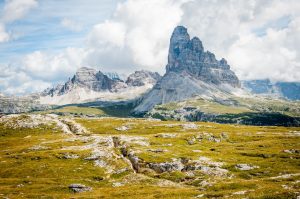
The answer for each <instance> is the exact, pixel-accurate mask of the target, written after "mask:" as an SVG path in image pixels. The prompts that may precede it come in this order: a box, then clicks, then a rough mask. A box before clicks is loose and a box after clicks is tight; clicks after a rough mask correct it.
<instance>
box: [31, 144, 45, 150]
mask: <svg viewBox="0 0 300 199" xmlns="http://www.w3.org/2000/svg"><path fill="white" fill-rule="evenodd" d="M28 149H29V150H31V151H41V150H47V149H49V147H46V146H41V145H36V146H32V147H30V148H28Z"/></svg>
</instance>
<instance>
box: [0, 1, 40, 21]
mask: <svg viewBox="0 0 300 199" xmlns="http://www.w3.org/2000/svg"><path fill="white" fill-rule="evenodd" d="M37 5H38V3H37V1H36V0H6V2H5V5H4V9H3V16H2V21H3V22H5V23H10V22H13V21H16V20H18V19H21V18H22V17H23V16H24V15H26V14H27V12H28V11H29V10H30V9H32V8H34V7H36V6H37Z"/></svg>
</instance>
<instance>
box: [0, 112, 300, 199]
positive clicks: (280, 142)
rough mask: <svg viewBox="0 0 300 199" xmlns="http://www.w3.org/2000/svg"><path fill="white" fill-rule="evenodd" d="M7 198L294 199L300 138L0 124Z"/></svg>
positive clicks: (129, 124) (281, 130)
mask: <svg viewBox="0 0 300 199" xmlns="http://www.w3.org/2000/svg"><path fill="white" fill-rule="evenodd" d="M0 130H1V137H0V139H1V140H0V147H1V148H0V149H1V151H0V154H1V156H0V176H1V179H0V198H1V197H2V198H21V197H24V198H42V197H46V198H69V197H74V198H77V197H83V198H85V197H88V198H99V197H102V198H120V197H121V198H141V197H144V198H297V197H299V196H300V192H299V186H300V165H299V158H300V154H299V148H300V146H299V143H300V142H299V141H300V137H299V132H300V128H286V127H252V126H240V125H220V124H213V123H185V122H162V121H159V120H151V119H147V120H144V119H120V118H93V119H78V118H77V119H76V118H68V117H58V116H57V115H53V114H26V115H8V116H3V117H2V118H0Z"/></svg>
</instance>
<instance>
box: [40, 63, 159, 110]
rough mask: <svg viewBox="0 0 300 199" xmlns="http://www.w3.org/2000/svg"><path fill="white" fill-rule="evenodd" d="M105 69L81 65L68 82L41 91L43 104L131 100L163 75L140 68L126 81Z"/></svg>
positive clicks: (149, 87)
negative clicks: (103, 70)
mask: <svg viewBox="0 0 300 199" xmlns="http://www.w3.org/2000/svg"><path fill="white" fill-rule="evenodd" d="M112 77H113V78H112V79H111V78H110V77H108V76H107V75H105V74H103V73H102V72H101V71H96V70H94V69H92V68H87V67H83V68H80V69H79V70H78V71H77V72H76V74H75V75H74V76H73V77H72V78H71V79H69V80H68V81H67V82H66V83H65V84H63V85H58V86H56V87H54V88H51V89H47V90H45V91H44V92H43V93H42V94H41V98H40V102H41V103H42V104H55V105H64V104H73V103H83V102H89V101H99V100H103V101H111V100H112V101H115V100H129V99H133V98H136V97H139V96H141V95H142V94H143V93H145V92H146V91H148V90H149V89H151V88H152V87H153V85H154V84H155V83H156V82H157V81H158V80H159V79H160V78H161V77H160V75H159V74H158V73H152V72H149V71H136V72H135V73H133V74H131V75H129V77H128V79H127V80H126V82H124V81H122V80H120V79H119V78H116V77H117V75H115V74H114V75H112Z"/></svg>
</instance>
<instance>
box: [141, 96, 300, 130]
mask: <svg viewBox="0 0 300 199" xmlns="http://www.w3.org/2000/svg"><path fill="white" fill-rule="evenodd" d="M146 116H148V117H154V118H159V119H163V120H187V121H212V122H218V123H242V124H250V125H251V124H252V125H276V126H299V125H300V102H291V101H285V100H276V99H268V98H242V97H232V98H229V99H225V100H221V99H203V98H199V97H198V98H194V99H189V100H186V101H182V102H172V103H168V104H163V105H157V106H156V107H155V108H154V109H153V110H151V111H150V112H149V113H147V114H146Z"/></svg>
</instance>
